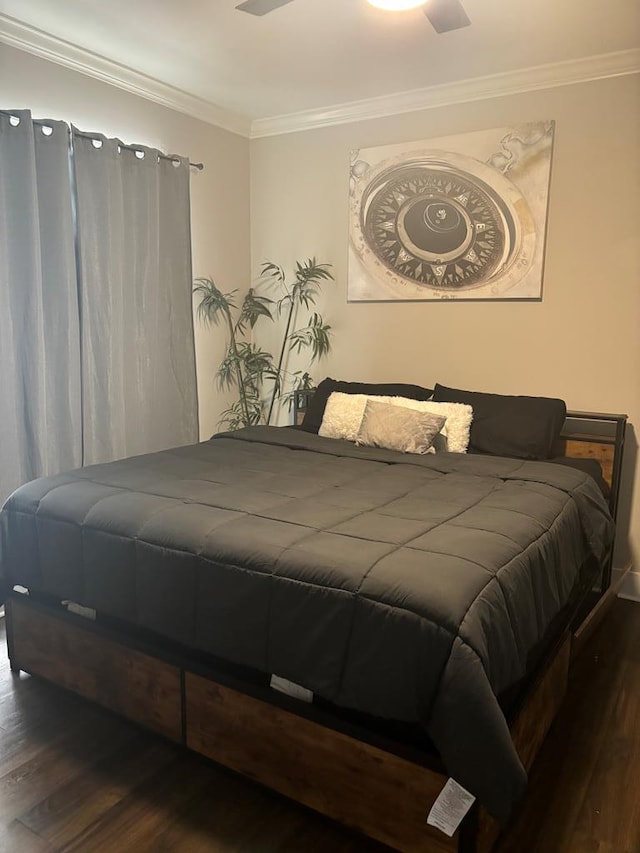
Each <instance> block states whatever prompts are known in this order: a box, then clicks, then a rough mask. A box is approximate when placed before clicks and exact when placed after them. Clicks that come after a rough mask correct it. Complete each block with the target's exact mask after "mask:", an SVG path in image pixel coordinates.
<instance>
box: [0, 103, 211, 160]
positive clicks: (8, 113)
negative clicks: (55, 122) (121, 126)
mask: <svg viewBox="0 0 640 853" xmlns="http://www.w3.org/2000/svg"><path fill="white" fill-rule="evenodd" d="M0 115H3V116H9V117H10V118H11V116H15V117H16V118H17V116H16V115H15V113H12V112H11V111H10V110H0ZM32 121H33V123H34V124H37V125H39V126H40V127H48V126H49V123H48V121H47V120H46V119H38V118H34V119H32ZM72 133H73V134H75V135H76V136H82V137H83V139H97V140H99V141H100V142H103V141H104V136H101V135H100V134H98V133H85V132H84V131H81V130H76V129H75V128H72ZM118 145H119V146H120V148H125V149H126V150H127V151H143V150H144V148H143V147H142V146H141V145H125V143H124V142H121V141H120V140H119V139H118ZM158 157H159V158H160V159H161V160H170V161H171V162H172V163H175V162H176V161H177V160H178V159H179V158H178V157H171V156H170V155H169V154H162V152H160V151H158ZM188 163H189V166H191V168H192V169H197V170H198V171H199V172H201V171H202V170H203V169H204V163H192V162H191V160H189V161H188Z"/></svg>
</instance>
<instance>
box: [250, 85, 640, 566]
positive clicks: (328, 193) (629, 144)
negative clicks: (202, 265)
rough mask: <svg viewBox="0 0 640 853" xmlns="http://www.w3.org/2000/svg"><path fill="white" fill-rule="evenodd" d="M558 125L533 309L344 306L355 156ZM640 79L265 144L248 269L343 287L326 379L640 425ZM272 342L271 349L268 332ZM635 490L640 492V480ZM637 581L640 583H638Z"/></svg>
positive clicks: (637, 519)
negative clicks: (449, 391) (271, 265)
mask: <svg viewBox="0 0 640 853" xmlns="http://www.w3.org/2000/svg"><path fill="white" fill-rule="evenodd" d="M537 119H555V120H556V137H555V150H554V155H553V166H552V180H551V196H550V210H549V224H548V241H547V252H546V271H545V277H544V298H543V300H542V301H541V302H538V303H508V302H494V303H472V302H469V303H452V302H446V301H445V302H438V303H435V302H425V303H405V304H402V303H396V304H389V303H378V304H364V303H361V304H347V302H346V279H347V193H348V182H347V174H348V164H349V150H350V149H351V148H360V147H367V146H374V145H382V144H386V143H393V142H402V141H411V140H419V139H426V138H429V137H432V136H433V137H435V136H444V135H447V134H452V133H461V132H465V131H471V130H477V129H482V128H491V127H501V126H504V125H510V124H516V123H518V122H523V121H533V120H537ZM639 151H640V76H638V75H636V76H634V77H621V78H617V79H611V80H603V81H598V82H593V83H585V84H580V85H574V86H567V87H563V88H556V89H550V90H546V91H539V92H532V93H529V94H523V95H518V96H512V97H502V98H496V99H494V100H488V101H481V102H477V103H471V104H465V105H458V106H452V107H448V108H441V109H437V110H428V111H423V112H416V113H410V114H406V115H400V116H393V117H388V118H383V119H378V120H374V121H366V122H359V123H354V124H349V125H342V126H337V127H332V128H326V129H320V130H315V131H307V132H301V133H295V134H289V135H283V136H279V137H271V138H264V139H256V140H254V141H253V142H252V145H251V227H252V238H251V247H252V268H253V270H254V272H255V270H256V269H257V268H258V267H259V264H260V262H261V261H262V260H264V259H265V258H270V259H274V260H277V261H278V262H279V263H282V264H289V263H291V262H292V261H293V260H294V259H295V258H300V257H306V256H309V255H314V254H315V255H317V256H318V258H319V259H320V260H323V261H329V262H331V263H333V264H334V267H335V273H336V278H337V284H336V285H335V289H334V292H333V295H332V296H331V297H330V298H328V299H327V300H326V302H325V303H324V307H323V310H324V311H325V313H326V319H327V320H328V321H330V322H331V324H332V325H333V327H334V329H335V338H334V348H333V353H332V355H331V357H330V359H329V360H327V361H326V362H325V363H324V364H323V365H322V366H321V367H320V368H317V369H316V371H315V375H316V378H318V379H319V378H321V377H322V376H323V375H327V374H329V375H333V376H335V377H338V378H343V379H362V380H404V381H407V382H416V383H420V384H424V385H428V386H430V385H432V383H434V382H436V381H439V382H441V383H442V384H448V385H454V386H458V387H462V388H471V389H477V390H486V391H496V392H504V393H522V394H536V395H537V394H540V395H547V396H558V397H562V398H563V399H565V400H566V402H567V404H568V406H569V407H570V408H573V409H583V410H585V409H587V410H596V411H604V412H626V413H628V414H629V416H630V419H631V422H632V424H635V425H636V428H638V426H637V425H638V424H640V340H639V335H638V325H639V320H640V193H639V189H640V158H639V156H638V152H639ZM261 340H264V341H265V342H266V343H267V344H269V345H272V344H271V341H272V340H273V339H272V338H271V339H270V338H269V336H268V335H264V332H263V333H262V338H261ZM634 446H635V437H634V435H633V434H632V435H631V437H630V442H629V446H628V454H627V458H626V464H625V474H624V483H623V497H622V507H621V528H622V531H621V535H620V537H619V546H618V552H617V555H616V563H617V564H618V565H622V564H623V563H624V561H625V560H626V559H627V558H628V555H629V543H630V542H631V543H632V545H633V550H634V552H635V554H636V556H637V554H638V551H639V550H640V476H638V472H637V471H634V468H635V456H636V454H635V451H634ZM634 478H635V484H636V485H635V492H634V494H632V485H631V484H632V480H633V479H634ZM638 579H639V580H640V577H639V578H638Z"/></svg>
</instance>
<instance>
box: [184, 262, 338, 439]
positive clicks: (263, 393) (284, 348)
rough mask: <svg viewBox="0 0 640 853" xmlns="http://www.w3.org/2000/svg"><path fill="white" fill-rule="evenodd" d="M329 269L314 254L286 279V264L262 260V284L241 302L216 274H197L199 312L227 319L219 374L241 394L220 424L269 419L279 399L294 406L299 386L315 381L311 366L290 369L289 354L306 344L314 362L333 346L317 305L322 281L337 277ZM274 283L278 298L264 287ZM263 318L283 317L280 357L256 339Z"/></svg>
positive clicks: (210, 319)
mask: <svg viewBox="0 0 640 853" xmlns="http://www.w3.org/2000/svg"><path fill="white" fill-rule="evenodd" d="M330 269H331V265H330V264H321V263H318V262H317V261H316V259H315V258H309V259H308V260H306V261H298V262H296V265H295V270H294V273H293V278H292V280H291V281H287V277H286V274H285V272H284V270H283V268H282V267H280V266H278V265H277V264H274V263H272V262H270V261H269V262H267V263H264V264H263V265H262V270H261V273H260V279H261V281H260V285H259V286H258V288H257V289H256V288H250V289H249V290H248V292H247V294H246V295H245V297H244V299H243V300H242V303H241V304H240V305H238V303H237V290H232V291H230V292H228V293H224V292H222V291H221V290H220V289H219V288H218V287H217V285H216V284H215V282H214V281H213V279H212V278H198V279H196V280H195V283H194V288H193V289H194V292H195V293H196V294H197V295H198V296H199V298H200V302H199V304H198V309H197V310H198V317H199V318H200V319H201V320H202V321H203V322H204V323H206V324H208V325H211V324H214V325H219V324H222V325H223V326H224V327H225V330H226V333H227V345H226V350H225V355H224V357H223V359H222V362H221V363H220V366H219V367H218V370H217V372H216V380H217V382H218V385H219V387H220V388H222V389H234V388H235V389H236V392H237V399H236V400H234V402H233V403H232V404H231V405H230V406H229V408H227V409H225V411H224V412H223V413H222V415H221V417H220V425H225V426H227V427H228V428H229V429H239V428H240V427H243V426H252V425H254V424H260V423H264V424H270V423H271V421H272V417H273V415H274V411H275V409H276V404H277V403H278V401H281V402H286V403H287V404H288V405H289V406H290V405H291V402H292V400H293V395H294V394H295V393H296V391H300V390H306V389H308V388H311V387H312V386H313V380H312V378H311V376H310V374H309V371H308V370H296V371H293V372H289V371H288V370H287V362H288V354H289V353H290V352H292V351H295V352H297V353H300V352H302V351H305V350H306V351H308V352H309V354H310V364H312V363H313V362H314V361H316V360H318V359H321V358H323V357H324V356H325V355H327V353H328V352H329V351H330V349H331V339H330V335H331V326H329V325H328V324H327V323H325V321H324V319H323V318H322V316H321V315H320V314H319V313H318V312H317V311H313V310H312V309H313V308H314V306H315V304H316V300H317V298H318V296H319V295H320V288H321V286H322V284H323V283H324V282H326V281H329V280H331V281H333V275H332V274H331V272H330ZM273 289H275V290H276V298H274V299H272V298H270V297H268V296H266V295H264V291H265V290H273ZM258 290H261V291H263V292H258ZM301 312H304V317H302V318H301V317H300V314H301ZM261 318H265V319H268V320H271V321H272V322H276V321H277V320H281V321H282V322H283V332H282V343H281V345H280V348H279V354H278V359H277V361H276V359H275V358H274V356H273V355H272V354H271V353H270V352H267V351H266V350H264V349H262V348H261V347H259V346H258V345H257V344H255V343H254V342H253V341H252V340H251V332H252V330H253V329H254V327H255V325H256V323H257V322H258V321H259V320H260V319H261ZM299 320H301V321H302V322H301V323H300V322H299Z"/></svg>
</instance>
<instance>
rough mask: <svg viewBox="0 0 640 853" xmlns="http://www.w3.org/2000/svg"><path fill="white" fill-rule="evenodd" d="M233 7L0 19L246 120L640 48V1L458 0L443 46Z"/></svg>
mask: <svg viewBox="0 0 640 853" xmlns="http://www.w3.org/2000/svg"><path fill="white" fill-rule="evenodd" d="M239 2H240V0H181V2H176V0H108V2H105V0H0V12H1V13H2V14H3V15H4V16H9V17H8V18H4V22H5V23H7V24H9V23H13V24H16V23H17V22H20V23H22V24H25V25H27V29H26V30H24V32H28V31H29V30H33V28H35V30H38V31H42V33H46V34H48V35H49V36H53V37H54V38H55V39H56V40H63V41H64V42H68V43H70V44H71V45H75V46H77V47H81V48H83V49H84V50H85V51H89V52H90V53H92V54H96V55H97V57H104V58H106V59H108V60H111V61H112V62H115V63H118V64H119V65H122V66H126V67H127V68H129V69H133V70H134V71H137V72H140V73H142V74H144V75H146V76H147V77H150V78H153V79H154V80H157V81H161V82H162V83H164V84H168V85H169V86H172V87H175V88H177V89H179V90H182V91H183V92H185V93H189V94H190V95H191V96H195V97H196V98H198V99H201V100H202V101H204V102H207V103H210V104H215V105H217V106H218V107H221V108H223V109H224V110H229V111H232V112H234V113H239V114H241V115H243V116H246V117H247V118H248V119H250V120H254V119H265V118H267V117H274V116H282V115H285V114H289V113H299V112H300V111H306V110H326V109H328V108H331V107H333V106H335V105H339V104H345V103H349V102H354V101H362V100H366V99H370V98H374V97H380V96H388V95H391V94H394V93H399V92H406V91H407V90H414V89H423V88H425V87H433V86H441V85H442V84H449V83H452V82H455V81H460V80H467V79H469V78H477V77H483V76H485V75H496V74H503V73H505V72H513V71H516V70H518V69H525V68H531V67H534V66H542V65H547V64H556V63H559V62H564V61H567V60H579V59H582V58H585V57H592V56H596V55H600V54H611V53H615V52H619V51H629V50H631V49H638V47H639V46H640V2H639V0H463V2H464V6H465V8H466V10H467V13H468V15H469V17H470V18H471V20H472V25H471V26H470V27H467V28H465V29H462V30H457V31H455V32H450V33H446V34H442V35H437V34H436V33H435V31H434V30H433V29H432V27H431V25H430V23H429V21H428V20H427V18H426V17H425V16H424V14H423V12H422V11H421V10H420V9H417V10H413V11H408V12H403V13H389V12H384V11H381V10H379V9H374V8H372V7H371V6H369V5H368V3H367V2H366V0H294V2H292V3H289V4H288V5H286V6H283V7H281V8H280V9H276V10H275V11H273V12H271V13H270V14H268V15H266V16H264V17H255V16H252V15H248V14H245V13H242V12H238V11H236V9H235V8H234V7H235V6H236V5H237V3H239ZM11 18H13V19H15V20H14V21H13V22H11V20H10V19H11ZM2 24H3V19H2V15H0V38H1V37H2ZM6 40H8V39H5V41H6ZM27 41H28V39H27ZM63 48H64V46H63ZM85 56H88V54H85Z"/></svg>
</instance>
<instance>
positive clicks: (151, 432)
mask: <svg viewBox="0 0 640 853" xmlns="http://www.w3.org/2000/svg"><path fill="white" fill-rule="evenodd" d="M100 142H101V144H97V143H96V141H95V140H92V139H87V138H85V137H82V136H80V135H77V134H75V135H74V163H75V181H76V196H77V220H78V263H79V281H80V294H81V296H80V305H81V317H82V324H81V328H82V375H83V433H84V437H83V442H84V464H91V463H94V462H103V461H107V460H111V459H117V458H122V457H124V456H132V455H135V454H139V453H146V452H150V451H154V450H161V449H164V448H167V447H172V446H175V445H179V444H188V443H191V442H194V441H197V439H198V434H197V398H196V380H195V354H194V343H193V314H192V307H191V305H192V302H191V280H192V276H191V241H190V233H189V222H190V217H189V165H188V162H187V161H185V160H183V159H176V161H171V160H168V159H165V158H161V157H159V152H158V151H155V150H153V149H143V150H142V153H143V155H144V156H142V157H140V156H138V155H137V154H136V153H135V152H134V151H131V150H127V149H126V148H125V147H123V146H122V145H121V144H120V143H119V142H118V140H115V139H102V140H100Z"/></svg>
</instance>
